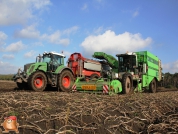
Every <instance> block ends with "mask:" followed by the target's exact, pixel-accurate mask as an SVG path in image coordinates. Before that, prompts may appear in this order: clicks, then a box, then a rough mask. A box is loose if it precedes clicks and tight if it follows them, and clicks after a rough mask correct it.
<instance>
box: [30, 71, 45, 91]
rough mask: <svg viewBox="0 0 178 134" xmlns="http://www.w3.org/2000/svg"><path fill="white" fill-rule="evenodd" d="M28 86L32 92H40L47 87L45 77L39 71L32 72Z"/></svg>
mask: <svg viewBox="0 0 178 134" xmlns="http://www.w3.org/2000/svg"><path fill="white" fill-rule="evenodd" d="M28 85H29V87H30V89H32V90H34V91H37V92H42V91H43V90H45V88H46V85H47V78H46V75H45V74H44V73H43V72H40V71H37V72H34V73H33V74H31V75H30V77H29V79H28Z"/></svg>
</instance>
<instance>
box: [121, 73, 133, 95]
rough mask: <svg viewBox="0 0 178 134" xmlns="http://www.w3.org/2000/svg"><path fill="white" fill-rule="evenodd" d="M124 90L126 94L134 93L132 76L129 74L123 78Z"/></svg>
mask: <svg viewBox="0 0 178 134" xmlns="http://www.w3.org/2000/svg"><path fill="white" fill-rule="evenodd" d="M122 90H123V93H124V94H129V93H132V90H133V86H132V76H131V75H130V74H129V73H126V74H124V75H123V77H122Z"/></svg>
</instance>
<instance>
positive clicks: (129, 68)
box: [118, 55, 136, 72]
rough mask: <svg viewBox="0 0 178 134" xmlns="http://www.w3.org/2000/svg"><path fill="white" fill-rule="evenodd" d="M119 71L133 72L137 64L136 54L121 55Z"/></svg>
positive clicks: (119, 57)
mask: <svg viewBox="0 0 178 134" xmlns="http://www.w3.org/2000/svg"><path fill="white" fill-rule="evenodd" d="M118 62H119V72H133V71H134V66H136V56H135V55H120V56H118Z"/></svg>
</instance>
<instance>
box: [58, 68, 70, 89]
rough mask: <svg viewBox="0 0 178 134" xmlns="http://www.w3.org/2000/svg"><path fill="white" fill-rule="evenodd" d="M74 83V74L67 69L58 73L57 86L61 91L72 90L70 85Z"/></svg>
mask: <svg viewBox="0 0 178 134" xmlns="http://www.w3.org/2000/svg"><path fill="white" fill-rule="evenodd" d="M73 84H74V76H73V74H72V73H71V72H70V71H69V70H64V71H62V72H61V73H60V75H59V78H58V87H59V88H60V89H61V90H62V91H63V92H70V91H72V86H73Z"/></svg>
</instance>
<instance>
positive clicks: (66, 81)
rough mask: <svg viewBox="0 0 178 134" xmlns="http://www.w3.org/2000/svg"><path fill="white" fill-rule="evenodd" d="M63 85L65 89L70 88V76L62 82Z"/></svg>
mask: <svg viewBox="0 0 178 134" xmlns="http://www.w3.org/2000/svg"><path fill="white" fill-rule="evenodd" d="M62 85H63V86H64V87H65V88H68V87H69V86H70V78H69V76H65V77H64V78H63V80H62Z"/></svg>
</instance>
